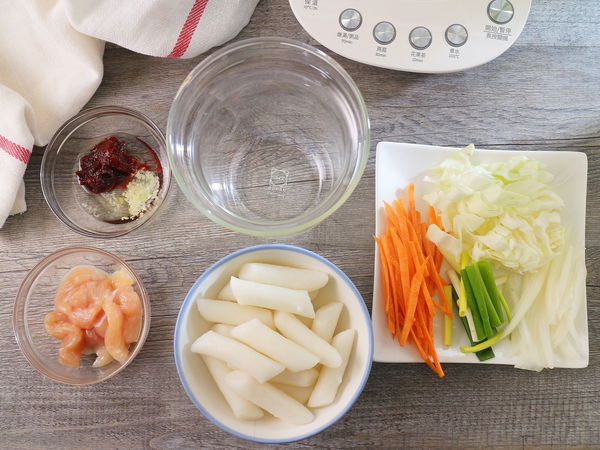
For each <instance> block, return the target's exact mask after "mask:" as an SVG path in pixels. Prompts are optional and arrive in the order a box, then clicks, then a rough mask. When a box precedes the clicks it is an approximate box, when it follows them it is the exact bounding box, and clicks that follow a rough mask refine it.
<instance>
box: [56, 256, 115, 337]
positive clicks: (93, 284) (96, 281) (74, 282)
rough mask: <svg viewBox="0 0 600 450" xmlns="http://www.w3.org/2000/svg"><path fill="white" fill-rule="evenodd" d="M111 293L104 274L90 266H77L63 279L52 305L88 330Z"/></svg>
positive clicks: (71, 320) (74, 322) (72, 321)
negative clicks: (106, 297)
mask: <svg viewBox="0 0 600 450" xmlns="http://www.w3.org/2000/svg"><path fill="white" fill-rule="evenodd" d="M111 291H112V285H111V283H110V281H109V279H108V276H107V274H106V273H105V272H103V271H101V270H98V269H95V268H93V267H90V266H78V267H75V268H74V269H72V270H71V271H70V272H69V273H68V274H67V275H66V276H65V278H64V280H63V281H62V283H61V284H60V287H59V288H58V292H57V293H56V298H55V300H54V304H55V305H56V309H57V310H58V311H60V312H62V313H64V314H66V315H67V316H68V317H69V321H70V322H71V323H73V324H74V325H77V326H79V327H80V328H85V329H90V328H92V327H93V324H94V322H96V320H97V319H98V316H99V314H100V312H101V310H102V301H103V299H104V296H105V295H107V294H108V293H110V292H111Z"/></svg>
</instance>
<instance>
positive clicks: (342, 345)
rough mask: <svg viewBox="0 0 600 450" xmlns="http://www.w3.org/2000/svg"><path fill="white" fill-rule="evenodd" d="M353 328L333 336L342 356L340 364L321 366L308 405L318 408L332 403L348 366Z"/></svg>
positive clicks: (352, 341) (335, 345)
mask: <svg viewBox="0 0 600 450" xmlns="http://www.w3.org/2000/svg"><path fill="white" fill-rule="evenodd" d="M354 334H355V333H354V330H353V329H349V330H345V331H342V332H341V333H338V334H337V335H336V336H335V337H334V338H333V342H332V344H333V346H334V347H335V349H336V350H337V351H338V352H339V353H340V355H341V356H342V365H341V366H340V367H337V368H335V369H334V368H331V367H323V369H321V373H320V374H319V379H318V380H317V384H315V388H314V390H313V392H312V394H311V395H310V399H309V400H308V406H310V407H311V408H319V407H321V406H327V405H330V404H331V403H333V401H334V400H335V396H336V395H337V391H338V389H339V387H340V384H342V380H343V379H344V372H345V371H346V367H347V366H348V361H349V359H350V353H351V351H352V345H353V343H354Z"/></svg>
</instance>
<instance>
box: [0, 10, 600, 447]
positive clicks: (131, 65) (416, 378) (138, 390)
mask: <svg viewBox="0 0 600 450" xmlns="http://www.w3.org/2000/svg"><path fill="white" fill-rule="evenodd" d="M533 3H534V4H533V8H532V12H531V16H530V18H529V23H528V24H527V26H526V28H525V31H524V33H523V35H522V36H521V37H520V38H519V40H518V42H517V43H516V44H515V45H514V46H513V47H512V48H511V49H509V50H508V51H507V52H506V53H505V54H504V55H502V56H501V57H499V58H498V59H496V60H495V61H493V62H490V63H488V64H485V65H483V66H481V67H477V68H475V69H472V70H468V71H466V72H462V73H457V74H448V75H421V74H412V73H403V72H394V71H390V70H383V69H379V68H375V67H369V66H366V65H361V64H358V63H355V62H353V61H350V60H347V59H344V58H342V57H338V56H335V55H334V57H335V58H336V59H337V60H338V61H339V62H340V63H341V64H342V65H343V66H344V67H345V68H346V69H347V70H348V72H349V73H350V75H351V76H352V77H353V78H354V79H355V80H356V83H357V84H358V86H359V88H360V89H361V91H362V93H363V95H364V97H365V99H366V103H367V105H368V107H369V111H370V117H371V124H372V148H371V150H372V153H371V155H370V158H369V163H368V166H367V169H366V171H365V174H364V176H363V178H362V181H361V182H360V185H359V186H358V188H357V189H356V191H355V193H354V194H353V195H352V197H351V198H350V199H349V200H348V201H347V202H346V203H345V204H344V205H343V206H342V207H341V208H340V209H339V210H338V211H337V212H336V213H335V214H334V215H333V216H331V217H330V218H329V219H327V220H326V221H325V222H324V223H322V224H320V225H319V226H317V227H316V228H314V229H313V230H310V231H308V232H306V233H304V234H302V235H300V236H297V237H294V238H292V239H284V240H279V241H283V242H287V243H292V244H296V245H299V246H302V247H306V248H308V249H310V250H314V251H316V252H318V253H320V254H322V255H323V256H325V257H326V258H329V259H330V260H331V261H333V262H334V263H336V264H338V265H339V266H340V267H341V268H342V269H343V270H344V271H345V272H346V273H347V274H348V276H349V277H350V278H351V279H352V280H353V281H354V283H355V284H356V285H357V287H358V288H359V290H360V291H361V293H362V295H363V296H364V298H365V301H366V302H367V304H368V306H369V308H370V306H371V298H372V285H373V255H374V245H373V240H372V238H371V233H372V232H373V230H374V211H375V205H374V198H375V173H374V167H375V146H376V144H377V142H379V141H382V140H390V141H398V142H411V143H420V144H437V145H448V146H462V145H465V144H468V143H470V142H473V143H475V144H476V146H480V147H485V148H493V149H515V150H576V151H581V152H584V153H586V154H587V156H588V162H589V172H588V176H589V179H588V198H587V222H586V224H587V234H586V245H587V266H588V271H589V273H588V279H587V286H588V288H587V295H588V313H589V336H590V364H589V367H588V368H586V369H580V370H566V369H554V370H547V371H544V372H542V373H534V372H528V371H522V370H517V369H514V368H511V367H507V366H484V365H463V364H447V365H446V366H445V370H446V374H447V376H446V378H445V379H443V380H440V379H438V378H437V377H436V376H435V375H434V374H433V373H432V372H431V371H430V370H429V369H428V368H427V367H426V366H425V365H424V364H378V363H375V364H373V369H372V372H371V376H370V378H369V381H368V383H367V385H366V388H365V390H364V392H363V393H362V395H361V397H360V398H359V400H358V401H357V403H356V404H355V405H354V407H353V408H352V409H351V410H350V412H349V413H348V414H347V415H346V416H345V417H344V418H343V419H342V420H340V421H339V422H338V423H337V424H335V425H334V426H332V427H331V428H329V429H328V430H326V431H324V432H323V433H321V434H319V435H317V436H315V437H312V438H309V439H306V440H304V441H301V442H299V443H296V444H292V446H297V447H309V446H310V447H317V448H342V447H345V448H350V447H359V446H360V447H367V446H369V447H377V448H379V447H388V448H398V447H448V446H450V447H484V446H485V447H517V446H524V447H529V446H558V447H564V446H567V445H573V446H589V447H592V446H596V447H598V446H600V407H598V400H599V397H600V266H599V265H598V264H597V263H596V262H595V261H597V259H598V257H600V233H599V231H600V228H599V224H600V208H599V206H600V195H599V194H600V44H599V41H598V38H597V33H598V30H600V13H599V12H598V7H597V2H596V0H563V1H557V0H534V2H533ZM254 36H285V37H289V38H295V39H298V40H301V41H304V42H308V43H311V44H314V45H317V46H318V44H317V43H316V42H315V41H313V40H312V39H311V38H310V37H309V36H308V35H307V34H306V33H305V32H304V31H303V30H302V28H301V27H300V26H299V25H298V23H297V22H296V20H295V19H294V18H293V15H292V13H291V11H290V9H289V6H288V3H287V1H286V0H263V1H262V2H261V3H260V4H259V6H258V8H257V10H256V13H255V14H254V17H253V18H252V21H251V22H250V24H249V25H248V26H247V27H246V28H245V29H244V30H243V31H242V33H241V34H240V36H238V38H237V39H243V38H248V37H254ZM320 48H322V47H320ZM326 51H327V50H326ZM327 52H328V51H327ZM328 53H330V52H328ZM202 58H203V56H201V57H198V58H195V59H193V60H167V59H158V58H151V57H147V56H141V55H137V54H134V53H132V52H130V51H128V50H125V49H122V48H119V47H117V46H114V45H108V46H107V49H106V53H105V57H104V62H105V75H104V81H103V82H102V85H101V86H100V88H99V90H98V92H97V93H96V94H95V95H94V97H93V98H92V100H91V101H90V103H89V106H99V105H122V106H128V107H131V108H134V109H137V110H139V111H142V112H144V113H146V114H147V115H149V116H150V117H151V118H152V119H154V120H155V121H156V122H157V123H158V124H159V126H160V127H161V128H162V129H163V130H164V129H165V126H166V119H167V112H168V109H169V106H170V103H171V100H172V98H173V96H174V94H175V92H176V90H177V88H178V86H179V84H180V83H181V82H182V80H183V78H184V77H185V75H186V74H187V73H188V72H189V71H190V70H191V69H192V68H193V67H194V66H195V65H196V64H197V63H198V62H199V61H201V60H202ZM41 158H42V149H40V148H38V149H35V151H34V155H33V158H32V161H31V163H30V164H29V167H28V169H27V173H26V178H25V181H26V185H27V203H28V208H29V210H28V211H27V213H26V214H23V215H21V216H18V217H13V218H11V219H9V220H8V222H7V224H6V225H5V227H4V228H3V229H2V230H0V292H1V293H2V294H1V297H2V300H3V302H2V303H1V304H0V324H1V327H0V357H1V363H0V446H2V447H6V448H29V447H35V448H39V447H58V448H67V447H68V448H84V447H109V448H116V447H119V448H125V447H131V448H141V447H150V448H196V447H209V446H210V447H216V448H224V447H245V448H255V447H260V446H259V445H253V444H252V443H249V442H246V441H243V440H240V439H237V438H235V437H233V436H230V435H229V434H227V433H225V432H224V431H221V430H220V429H219V428H217V427H216V426H214V425H213V424H212V423H210V422H209V421H208V420H207V419H205V418H204V416H202V414H200V412H198V411H197V410H196V408H195V407H194V406H193V405H192V403H191V402H190V401H189V400H188V398H187V396H186V395H185V393H184V391H183V389H182V387H181V385H180V383H179V379H178V377H177V373H176V370H175V363H174V360H173V352H172V343H173V331H174V327H175V319H176V316H177V312H178V310H179V307H180V305H181V302H182V300H183V298H184V296H185V294H186V292H187V290H188V289H189V288H190V286H191V285H192V283H193V281H194V280H195V279H196V278H197V277H198V276H199V275H200V274H202V273H203V271H204V270H205V269H206V268H207V267H208V266H209V265H210V264H212V263H213V262H215V261H216V260H217V259H219V258H221V257H223V256H225V255H227V254H228V253H230V252H231V251H233V250H236V249H239V248H243V247H246V246H249V245H253V244H257V243H260V242H272V241H269V240H261V239H257V238H253V237H248V236H243V235H240V234H237V233H233V232H231V231H228V230H226V229H223V228H221V227H220V226H217V225H215V224H213V223H212V222H211V221H209V220H208V219H207V218H205V217H204V216H202V215H201V214H200V213H199V212H198V211H196V210H194V209H193V208H192V206H191V205H190V204H189V203H188V202H187V201H186V199H185V198H184V197H183V195H182V194H181V192H180V191H179V190H178V189H177V188H175V189H173V196H172V198H171V200H170V201H169V205H168V207H167V208H168V210H167V212H166V213H163V214H162V215H161V216H160V218H159V219H157V220H156V221H155V222H152V223H151V224H150V225H148V226H145V227H142V228H141V229H140V230H139V231H138V232H135V233H133V234H131V235H129V236H126V237H122V238H117V239H114V240H97V239H91V238H85V237H82V236H79V235H77V234H75V233H73V232H71V231H69V230H68V229H67V228H65V226H63V225H62V224H61V223H59V222H58V220H57V219H55V217H54V216H53V215H52V213H51V212H50V210H49V208H48V207H47V206H46V203H45V201H44V199H43V197H42V192H41V189H40V185H39V175H38V174H39V167H40V161H41ZM72 244H86V245H92V246H96V247H100V248H103V249H106V250H109V251H112V252H115V253H116V254H118V255H120V256H121V257H123V258H125V259H126V260H127V261H128V262H129V263H131V264H132V265H133V267H134V269H135V270H137V271H138V273H139V274H140V275H141V277H142V278H143V280H144V282H145V285H146V287H147V288H148V291H149V292H150V295H151V300H152V327H151V329H150V334H149V336H148V340H147V342H146V344H145V346H144V348H143V350H142V352H141V354H140V355H139V356H138V357H137V359H136V360H135V361H134V362H133V363H132V365H131V366H130V367H128V368H127V369H126V370H124V371H123V372H122V373H120V374H119V375H117V376H116V377H114V378H113V379H111V380H110V381H108V382H105V383H102V384H100V385H96V386H91V387H70V386H64V385H61V384H58V383H54V382H52V381H50V380H48V379H45V378H44V377H42V376H41V375H39V374H38V373H37V372H36V371H35V370H34V369H33V368H32V367H31V366H30V365H29V364H28V363H27V361H26V360H25V358H24V357H23V355H22V354H21V352H20V351H19V349H18V347H17V344H16V343H15V339H14V337H13V331H12V326H11V317H12V307H13V299H14V297H15V294H16V292H17V289H18V286H19V283H20V282H21V280H22V279H23V277H24V276H25V274H26V273H27V271H28V270H29V269H31V267H32V266H33V265H34V264H35V263H37V262H38V261H39V260H40V259H42V258H43V257H44V256H46V255H48V254H49V253H50V252H52V251H55V250H57V249H59V248H62V247H64V246H67V245H72Z"/></svg>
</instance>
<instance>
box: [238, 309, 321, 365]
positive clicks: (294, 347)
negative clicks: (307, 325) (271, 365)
mask: <svg viewBox="0 0 600 450" xmlns="http://www.w3.org/2000/svg"><path fill="white" fill-rule="evenodd" d="M231 336H232V337H233V338H235V339H237V340H238V341H240V342H243V343H244V344H246V345H249V346H250V347H252V348H253V349H254V350H257V351H259V352H261V353H262V354H264V355H267V356H268V357H269V358H271V359H273V360H275V361H277V362H279V363H281V364H283V365H284V366H285V368H286V369H289V370H290V371H292V372H298V371H300V370H306V369H310V368H311V367H314V366H316V365H317V364H318V362H319V357H318V356H316V355H313V354H312V353H311V352H309V351H308V350H306V349H305V348H304V347H301V346H300V345H298V344H296V343H295V342H292V341H290V340H289V339H286V338H285V337H283V336H282V335H281V334H279V333H278V332H277V331H273V330H271V329H270V328H269V327H268V326H266V325H265V324H264V323H262V322H261V321H260V320H257V319H252V320H250V321H248V322H246V323H243V324H242V325H238V326H237V327H235V328H233V329H232V330H231Z"/></svg>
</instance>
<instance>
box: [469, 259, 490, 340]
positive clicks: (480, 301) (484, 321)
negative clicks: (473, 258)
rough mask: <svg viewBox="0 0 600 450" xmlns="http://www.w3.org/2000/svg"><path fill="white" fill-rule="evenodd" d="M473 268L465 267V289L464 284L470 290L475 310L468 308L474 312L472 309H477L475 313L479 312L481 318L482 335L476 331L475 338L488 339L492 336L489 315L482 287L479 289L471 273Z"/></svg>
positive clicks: (471, 266)
mask: <svg viewBox="0 0 600 450" xmlns="http://www.w3.org/2000/svg"><path fill="white" fill-rule="evenodd" d="M474 267H475V266H473V265H472V264H470V265H468V266H467V267H465V270H464V272H465V288H466V284H468V285H469V286H470V288H471V295H472V296H473V304H474V305H475V308H474V307H473V306H471V305H469V307H470V308H471V311H474V309H477V311H478V312H479V317H481V326H482V333H481V334H479V330H477V336H478V337H479V338H482V337H485V338H488V337H490V336H492V335H493V332H492V325H491V323H490V315H489V313H488V309H487V305H486V303H485V298H484V297H483V293H482V290H483V287H481V286H480V285H479V284H477V279H476V278H475V274H474V273H473V269H474ZM468 298H469V292H468V291H467V299H468Z"/></svg>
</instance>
